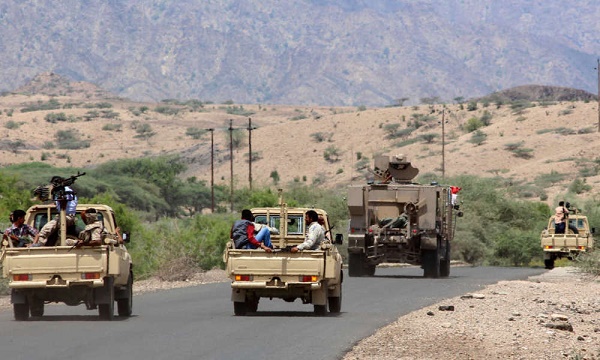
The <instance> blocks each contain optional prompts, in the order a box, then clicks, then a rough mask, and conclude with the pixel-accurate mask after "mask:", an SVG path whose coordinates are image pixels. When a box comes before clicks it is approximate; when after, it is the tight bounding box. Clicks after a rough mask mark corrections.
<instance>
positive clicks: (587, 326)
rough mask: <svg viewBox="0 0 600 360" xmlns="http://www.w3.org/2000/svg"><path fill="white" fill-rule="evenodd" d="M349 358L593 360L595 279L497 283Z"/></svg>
mask: <svg viewBox="0 0 600 360" xmlns="http://www.w3.org/2000/svg"><path fill="white" fill-rule="evenodd" d="M354 359H370V360H371V359H373V360H384V359H386V360H387V359H390V360H391V359H398V360H413V359H415V360H416V359H419V360H424V359H544V360H546V359H578V360H583V359H600V279H599V278H598V277H591V276H589V275H584V274H581V273H578V272H577V270H576V269H575V268H571V267H569V268H555V269H553V270H551V271H548V272H546V273H544V274H542V275H540V276H535V277H531V278H529V279H528V280H527V281H501V282H499V283H497V284H494V285H490V286H488V287H486V288H485V289H484V290H482V291H480V292H478V293H476V294H465V295H463V296H459V297H455V298H450V299H447V300H444V301H442V302H440V303H437V304H435V305H432V306H429V307H427V308H424V309H420V310H417V311H414V312H412V313H410V314H408V315H406V316H403V317H401V318H399V319H398V320H397V321H396V322H394V323H392V324H390V325H388V326H386V327H384V328H382V329H380V330H378V331H377V332H376V333H375V334H373V335H372V336H370V337H368V338H366V339H363V340H361V341H360V342H358V344H356V345H355V346H354V348H353V349H352V350H351V351H350V352H348V353H347V354H346V355H345V356H344V358H343V360H354Z"/></svg>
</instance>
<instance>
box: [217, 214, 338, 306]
mask: <svg viewBox="0 0 600 360" xmlns="http://www.w3.org/2000/svg"><path fill="white" fill-rule="evenodd" d="M308 210H315V211H316V212H317V213H318V214H319V215H321V216H323V217H324V219H325V223H324V225H323V226H324V228H325V231H326V237H327V238H331V234H330V233H329V230H330V226H329V219H328V217H327V213H326V212H325V211H323V210H321V209H308V208H288V207H286V206H285V204H283V205H282V207H273V208H256V209H252V213H253V214H254V216H255V222H257V223H262V224H265V225H268V226H269V227H271V228H273V229H277V231H275V232H274V233H272V234H271V240H272V242H273V245H274V246H275V249H274V250H273V252H271V253H267V252H265V251H263V250H261V249H258V250H253V249H252V250H250V249H236V248H235V247H234V245H233V241H230V242H229V243H228V245H227V248H226V249H225V253H224V255H223V260H224V262H225V264H226V271H227V274H228V275H229V277H230V278H231V280H232V283H231V300H232V301H233V306H234V313H235V315H246V314H248V313H253V312H256V311H257V309H258V304H259V301H260V299H274V298H278V299H283V300H284V301H287V302H293V301H295V300H296V299H300V300H301V301H302V303H304V304H313V306H314V312H315V314H317V315H325V314H326V313H327V309H328V308H329V311H330V312H332V313H339V312H340V310H341V304H342V257H341V256H340V254H339V252H338V251H337V248H336V247H335V246H334V244H333V242H332V241H329V240H326V241H324V242H323V243H321V245H320V247H319V248H318V249H316V250H303V251H299V252H297V253H291V252H290V248H291V247H293V246H295V245H298V244H300V243H302V242H303V241H304V237H305V234H306V226H305V223H304V214H305V213H306V211H308ZM338 243H341V239H340V238H339V237H338Z"/></svg>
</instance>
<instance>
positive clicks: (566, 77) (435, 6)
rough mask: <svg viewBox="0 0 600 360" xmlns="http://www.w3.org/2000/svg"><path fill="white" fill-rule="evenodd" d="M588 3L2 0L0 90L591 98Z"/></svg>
mask: <svg viewBox="0 0 600 360" xmlns="http://www.w3.org/2000/svg"><path fill="white" fill-rule="evenodd" d="M597 8H598V5H597V3H596V2H595V1H592V0H580V1H578V2H577V6H573V2H572V1H569V0H554V1H550V2H548V1H545V2H523V1H494V0H466V1H456V0H421V1H406V0H403V1H398V0H376V1H372V0H352V1H330V0H294V1H286V2H281V1H275V0H245V1H239V0H204V1H192V0H178V1H164V0H122V1H59V2H45V1H34V0H18V1H17V0H7V1H3V2H2V3H1V4H0V24H1V26H0V34H1V35H2V36H0V48H1V49H2V60H1V61H2V70H3V71H2V72H1V73H0V91H12V90H14V89H16V88H19V87H21V86H23V85H24V84H26V83H28V82H29V81H30V80H31V79H32V78H33V77H35V76H36V75H37V74H39V73H42V72H54V73H57V74H60V75H64V76H68V77H69V78H72V79H74V80H76V81H88V82H92V83H95V84H98V85H99V86H101V87H102V88H104V89H107V90H108V91H110V92H111V93H114V94H116V95H118V96H120V97H124V98H130V99H133V100H136V101H154V102H156V101H161V100H163V99H200V100H202V101H209V100H210V101H215V102H224V101H227V100H233V101H234V102H236V103H246V104H299V105H307V106H308V105H322V106H324V105H326V106H338V105H350V106H359V105H366V106H386V105H390V104H396V103H397V102H398V100H399V99H408V101H404V100H403V102H404V103H405V104H418V103H420V99H422V98H426V97H429V98H431V97H438V98H440V99H441V100H442V101H443V102H447V103H449V102H452V100H453V99H455V98H456V97H463V98H472V97H476V96H483V95H487V94H490V93H492V92H494V91H499V90H502V89H507V88H511V87H514V86H517V85H525V84H543V85H557V86H564V87H571V88H576V89H582V90H585V91H590V92H595V91H596V89H597V77H596V73H595V70H594V67H595V66H596V64H597V63H596V60H597V54H598V53H600V43H599V41H598V38H597V37H595V36H590V34H597V33H598V30H600V29H599V27H600V25H599V23H598V21H597V16H596V13H597V11H595V10H596V9H597Z"/></svg>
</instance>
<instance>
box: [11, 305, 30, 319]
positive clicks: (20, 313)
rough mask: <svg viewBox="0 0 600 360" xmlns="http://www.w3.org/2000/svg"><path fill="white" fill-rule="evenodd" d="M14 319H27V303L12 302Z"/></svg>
mask: <svg viewBox="0 0 600 360" xmlns="http://www.w3.org/2000/svg"><path fill="white" fill-rule="evenodd" d="M13 312H14V315H15V320H17V321H25V320H27V319H29V304H13Z"/></svg>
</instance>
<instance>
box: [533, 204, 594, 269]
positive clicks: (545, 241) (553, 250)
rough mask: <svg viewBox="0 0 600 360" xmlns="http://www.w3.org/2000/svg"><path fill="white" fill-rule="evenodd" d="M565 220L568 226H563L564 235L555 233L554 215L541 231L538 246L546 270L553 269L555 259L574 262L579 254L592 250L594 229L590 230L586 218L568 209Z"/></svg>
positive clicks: (578, 212) (573, 209) (574, 210)
mask: <svg viewBox="0 0 600 360" xmlns="http://www.w3.org/2000/svg"><path fill="white" fill-rule="evenodd" d="M566 220H567V222H568V224H567V226H565V232H564V234H556V233H555V224H554V215H552V216H550V218H549V219H548V226H547V227H546V228H545V229H544V230H542V234H541V236H540V239H541V241H540V244H541V247H542V251H543V252H544V267H545V268H546V269H553V268H554V261H555V260H556V259H561V258H563V257H565V258H568V259H569V260H574V259H575V258H577V256H578V255H579V254H581V253H586V252H589V251H592V250H593V249H594V237H593V234H594V233H595V228H590V224H589V222H588V218H587V216H585V215H583V214H582V213H581V212H580V211H579V210H578V209H577V208H572V209H571V208H569V215H568V216H567V219H566ZM575 229H576V231H575ZM575 232H577V233H575Z"/></svg>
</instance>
